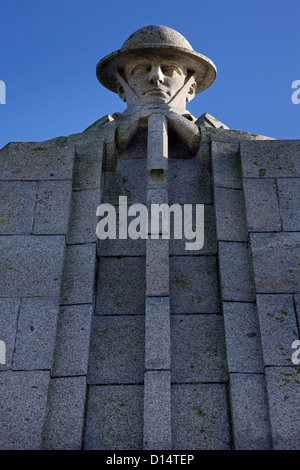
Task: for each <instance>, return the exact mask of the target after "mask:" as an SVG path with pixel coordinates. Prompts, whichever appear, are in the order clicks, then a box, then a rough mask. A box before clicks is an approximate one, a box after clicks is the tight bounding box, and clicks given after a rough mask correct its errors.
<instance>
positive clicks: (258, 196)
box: [244, 178, 281, 232]
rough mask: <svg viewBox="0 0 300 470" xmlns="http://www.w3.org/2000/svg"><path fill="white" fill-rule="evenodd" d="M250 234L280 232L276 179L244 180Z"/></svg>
mask: <svg viewBox="0 0 300 470" xmlns="http://www.w3.org/2000/svg"><path fill="white" fill-rule="evenodd" d="M244 194H245V202H246V213H247V222H248V230H249V232H278V231H280V230H281V222H280V214H279V207H278V200H277V193H276V183H275V180H274V179H258V178H253V179H244Z"/></svg>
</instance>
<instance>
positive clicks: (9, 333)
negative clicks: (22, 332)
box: [0, 299, 20, 371]
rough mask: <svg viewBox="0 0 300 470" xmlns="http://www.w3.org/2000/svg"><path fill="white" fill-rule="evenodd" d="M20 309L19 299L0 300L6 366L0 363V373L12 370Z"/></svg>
mask: <svg viewBox="0 0 300 470" xmlns="http://www.w3.org/2000/svg"><path fill="white" fill-rule="evenodd" d="M19 307H20V300H19V299H0V341H3V342H4V344H5V357H4V361H3V362H5V364H2V363H0V371H1V370H5V369H10V366H11V362H12V356H13V351H14V347H15V338H16V333H17V318H18V312H19Z"/></svg>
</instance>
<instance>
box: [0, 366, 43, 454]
mask: <svg viewBox="0 0 300 470" xmlns="http://www.w3.org/2000/svg"><path fill="white" fill-rule="evenodd" d="M48 384H49V372H47V371H26V372H16V371H14V372H12V371H5V372H0V435H1V442H0V448H1V450H39V449H40V445H41V441H42V431H43V424H44V414H45V408H46V400H47V393H48Z"/></svg>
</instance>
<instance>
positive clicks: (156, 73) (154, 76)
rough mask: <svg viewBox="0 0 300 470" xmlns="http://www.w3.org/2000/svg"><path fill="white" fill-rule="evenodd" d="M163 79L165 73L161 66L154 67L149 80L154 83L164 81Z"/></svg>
mask: <svg viewBox="0 0 300 470" xmlns="http://www.w3.org/2000/svg"><path fill="white" fill-rule="evenodd" d="M163 81H164V75H163V73H162V70H161V68H160V67H159V66H155V67H152V68H151V70H150V72H149V82H150V83H151V84H153V85H154V84H155V83H163Z"/></svg>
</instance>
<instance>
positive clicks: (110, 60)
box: [96, 44, 217, 93]
mask: <svg viewBox="0 0 300 470" xmlns="http://www.w3.org/2000/svg"><path fill="white" fill-rule="evenodd" d="M154 52H155V54H157V55H161V56H162V57H163V58H165V57H168V58H171V59H175V60H176V59H177V60H180V62H181V63H182V64H183V65H184V66H185V67H186V68H187V70H188V71H189V72H193V74H194V78H195V80H196V84H197V89H196V93H200V92H202V91H204V90H206V89H207V88H208V87H210V86H211V85H212V83H213V82H214V81H215V79H216V76H217V69H216V66H215V64H214V63H213V62H212V61H211V60H210V59H208V58H207V57H205V56H204V55H202V54H199V53H198V52H195V51H193V50H192V51H191V50H189V49H184V48H180V47H175V46H174V47H173V46H171V45H165V46H164V45H161V46H159V47H157V46H153V45H151V44H149V45H148V44H147V45H143V47H139V48H134V49H132V48H130V49H128V50H126V49H119V50H118V51H116V52H112V53H111V54H109V55H107V56H106V57H104V58H103V59H101V60H100V61H99V62H98V64H97V67H96V75H97V78H98V80H99V82H100V83H101V84H102V85H103V86H105V87H106V88H108V89H109V90H111V91H113V92H114V93H117V79H116V72H117V71H119V70H120V69H121V70H122V69H124V67H125V65H126V64H127V63H128V62H129V61H130V60H131V59H133V58H136V57H147V56H149V55H153V53H154Z"/></svg>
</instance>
